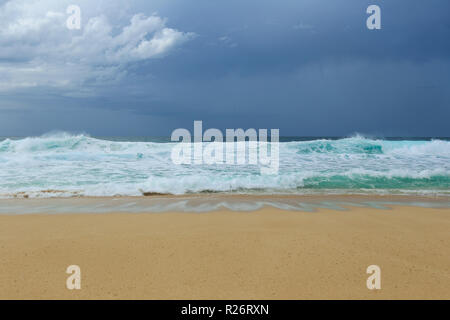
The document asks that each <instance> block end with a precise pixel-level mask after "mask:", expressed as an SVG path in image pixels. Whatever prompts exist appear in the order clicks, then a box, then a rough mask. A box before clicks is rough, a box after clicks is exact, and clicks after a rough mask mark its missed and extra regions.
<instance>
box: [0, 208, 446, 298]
mask: <svg viewBox="0 0 450 320" xmlns="http://www.w3.org/2000/svg"><path fill="white" fill-rule="evenodd" d="M22 201H23V200H22ZM25 201H26V200H25ZM449 230H450V209H448V208H439V209H436V208H420V207H414V206H392V207H391V209H390V210H380V209H374V208H350V209H349V210H346V211H337V210H330V209H319V210H317V211H315V212H301V211H285V210H280V209H276V208H263V209H260V210H256V211H251V212H233V211H229V210H220V211H216V212H208V213H176V212H165V213H139V214H135V213H108V214H52V215H50V214H25V215H0V256H1V264H0V298H1V299H450V232H449ZM69 265H78V266H80V268H81V286H82V288H81V290H68V289H67V288H66V279H67V277H68V276H69V275H68V274H66V272H65V271H66V268H67V267H68V266H69ZM369 265H378V266H379V267H380V268H381V290H373V291H371V290H368V289H367V287H366V280H367V278H368V276H369V275H368V274H366V268H367V267H368V266H369Z"/></svg>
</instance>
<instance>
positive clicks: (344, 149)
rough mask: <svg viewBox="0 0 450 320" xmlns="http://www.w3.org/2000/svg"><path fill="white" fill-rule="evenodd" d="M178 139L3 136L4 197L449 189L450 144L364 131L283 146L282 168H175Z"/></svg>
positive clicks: (0, 174) (0, 177) (0, 190)
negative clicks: (395, 138) (378, 136)
mask: <svg viewBox="0 0 450 320" xmlns="http://www.w3.org/2000/svg"><path fill="white" fill-rule="evenodd" d="M173 146H174V144H173V143H157V142H131V141H108V140H101V139H96V138H92V137H89V136H87V135H70V134H65V133H59V134H51V135H46V136H42V137H34V138H31V137H30V138H25V139H20V140H11V139H6V140H3V141H0V197H22V196H26V197H49V196H53V197H55V196H74V195H76V196H114V195H131V196H137V195H142V194H144V193H170V194H185V193H197V192H241V193H248V192H253V193H309V192H327V193H330V192H331V193H336V192H337V193H339V192H342V193H349V192H350V193H366V192H378V193H383V192H391V193H393V192H399V193H414V194H417V193H426V194H430V193H431V194H447V195H448V194H449V190H450V142H449V141H444V140H433V141H407V140H403V141H386V140H374V139H367V138H363V137H360V136H357V137H352V138H346V139H340V140H327V139H320V140H313V141H299V142H282V143H280V170H279V173H278V174H277V175H267V176H264V175H261V174H260V171H259V168H258V167H256V166H252V165H244V166H242V165H207V164H202V165H175V164H173V163H172V161H171V157H170V155H171V150H172V148H173Z"/></svg>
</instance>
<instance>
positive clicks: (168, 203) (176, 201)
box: [0, 194, 450, 215]
mask: <svg viewBox="0 0 450 320" xmlns="http://www.w3.org/2000/svg"><path fill="white" fill-rule="evenodd" d="M398 205H401V206H408V207H423V208H443V209H445V208H450V197H448V196H440V197H435V196H409V195H408V196H399V195H243V194H192V195H183V196H173V195H164V196H156V195H155V196H150V197H149V196H140V197H129V196H127V197H122V196H121V197H69V198H30V199H0V215H15V214H71V213H72V214H77V213H86V214H88V213H114V212H116V213H121V212H122V213H127V212H129V213H162V212H180V213H183V212H192V213H196V212H197V213H203V212H216V211H221V210H224V211H230V212H240V211H245V212H251V211H257V210H262V209H277V210H286V211H294V212H297V211H298V212H305V211H306V212H314V211H317V210H320V209H333V210H337V211H341V210H351V209H352V208H358V207H362V208H378V209H389V208H390V207H391V206H398Z"/></svg>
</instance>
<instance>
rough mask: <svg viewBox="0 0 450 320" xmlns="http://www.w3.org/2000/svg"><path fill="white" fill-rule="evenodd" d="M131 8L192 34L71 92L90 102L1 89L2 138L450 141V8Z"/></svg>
mask: <svg viewBox="0 0 450 320" xmlns="http://www.w3.org/2000/svg"><path fill="white" fill-rule="evenodd" d="M370 4H377V5H379V6H380V7H381V10H382V11H381V13H382V29H381V30H372V31H371V30H368V29H367V28H366V19H367V17H368V15H367V14H366V8H367V7H368V6H369V5H370ZM127 7H128V9H127V10H128V12H129V13H130V14H134V13H143V14H145V15H146V16H150V15H151V14H153V13H155V12H157V15H158V16H161V17H167V18H168V24H169V26H170V27H171V28H175V29H177V30H181V31H182V32H192V33H195V34H196V36H195V38H193V39H191V40H190V41H187V42H185V43H183V45H181V46H179V47H177V48H175V49H173V50H172V51H171V52H170V53H169V54H167V55H166V56H164V57H162V58H158V59H143V60H139V61H132V62H130V63H127V64H126V68H125V70H122V71H123V74H122V78H121V80H120V81H117V82H113V83H111V84H108V85H105V86H101V85H96V86H95V87H93V88H89V86H88V88H86V83H83V84H82V86H83V88H81V87H80V88H79V91H80V92H84V91H86V90H88V89H90V90H88V93H89V95H88V96H83V97H77V94H76V92H77V88H74V89H73V88H72V90H71V92H70V93H67V92H58V90H55V89H49V88H45V87H39V88H34V89H27V90H22V91H21V93H20V95H18V94H15V93H14V92H2V93H0V102H1V105H2V107H3V108H4V109H5V110H6V109H8V108H9V109H8V110H10V109H14V110H15V116H14V117H12V116H8V115H7V116H6V118H5V117H2V118H1V119H0V125H2V124H3V125H4V128H8V133H7V134H15V135H17V134H30V133H33V134H36V133H40V132H46V131H50V130H53V129H61V130H73V131H87V132H90V133H92V134H99V135H127V134H141V135H162V134H166V135H167V134H170V132H171V131H172V130H173V129H175V128H177V127H187V128H191V126H192V121H193V120H203V121H204V122H205V125H206V126H207V127H219V128H222V129H223V128H234V127H259V128H280V130H281V134H282V135H347V134H352V133H354V132H362V133H368V134H377V135H412V136H419V135H422V136H445V135H447V136H448V135H450V131H449V126H448V124H447V121H446V119H448V118H449V116H450V94H449V87H450V62H449V57H450V42H449V41H448V39H449V38H450V22H449V21H450V19H448V17H447V14H448V12H450V10H449V9H450V3H448V1H445V0H442V1H441V0H434V1H433V0H432V1H428V2H424V1H419V0H410V1H406V0H404V1H379V0H377V1H365V0H351V1H332V0H310V1H287V0H284V1H234V0H233V1H211V0H208V1H207V0H197V1H195V2H189V1H182V0H176V1H152V2H151V3H149V2H148V1H132V2H128V5H127ZM111 10H112V9H111ZM121 19H123V20H125V21H126V19H127V17H126V15H125V17H121ZM94 75H96V74H94ZM80 86H81V84H80ZM74 92H75V93H74ZM8 106H9V107H8ZM1 110H2V109H1V108H0V112H2V111H1ZM67 110H70V112H68V111H67ZM5 112H6V111H5ZM68 114H72V115H75V114H76V116H75V117H70V118H72V119H76V121H75V120H74V121H70V118H68V116H67V115H68ZM8 117H10V118H8ZM93 118H95V119H97V121H93ZM5 119H7V120H5ZM10 119H13V121H10ZM2 122H3V123H2ZM0 135H2V134H0Z"/></svg>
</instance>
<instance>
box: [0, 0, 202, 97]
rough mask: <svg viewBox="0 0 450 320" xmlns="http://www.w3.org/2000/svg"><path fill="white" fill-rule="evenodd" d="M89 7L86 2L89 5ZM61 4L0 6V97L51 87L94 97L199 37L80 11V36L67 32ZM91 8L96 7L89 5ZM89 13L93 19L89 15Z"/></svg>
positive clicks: (138, 19)
mask: <svg viewBox="0 0 450 320" xmlns="http://www.w3.org/2000/svg"><path fill="white" fill-rule="evenodd" d="M86 3H87V2H86ZM68 5H69V2H66V1H61V0H34V1H30V0H11V1H8V2H6V3H4V4H2V5H0V47H1V48H2V50H1V51H0V73H1V74H2V77H1V79H0V91H10V90H14V89H21V88H30V87H41V86H44V87H53V88H59V89H64V90H67V91H71V90H75V89H76V91H77V92H78V93H77V94H81V95H83V92H84V94H88V95H90V94H93V93H94V91H95V87H96V86H101V85H106V84H110V83H112V82H116V83H117V82H118V81H120V79H123V77H126V76H127V71H126V70H127V68H126V66H127V65H129V64H132V63H137V62H140V61H144V60H148V59H157V58H163V57H165V56H166V55H168V54H169V53H171V52H172V51H173V50H174V49H175V48H177V47H179V46H180V45H182V44H183V43H185V42H187V41H189V40H191V39H193V38H194V36H195V34H194V33H190V32H182V31H179V30H177V29H174V28H170V27H167V26H166V25H167V19H164V18H161V17H159V16H158V15H156V14H153V15H151V16H146V15H144V14H143V13H138V14H134V15H132V17H131V19H129V20H128V21H125V22H123V21H114V20H113V21H111V19H110V18H108V17H107V16H106V15H104V14H103V13H102V12H96V13H95V14H93V15H92V12H93V10H86V11H88V12H86V15H85V8H86V7H87V8H89V9H90V7H89V4H87V5H86V6H82V5H80V7H81V12H82V27H81V30H69V29H68V28H67V27H66V20H67V18H68V17H69V14H66V12H65V11H66V8H67V6H68ZM91 6H92V5H91ZM88 13H91V16H88V15H87V14H88Z"/></svg>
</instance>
